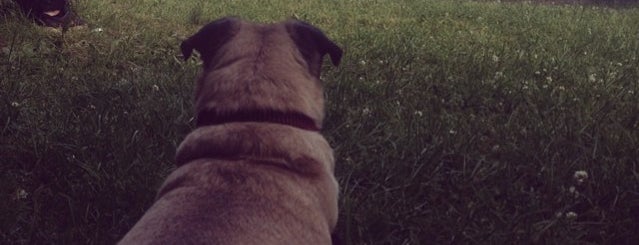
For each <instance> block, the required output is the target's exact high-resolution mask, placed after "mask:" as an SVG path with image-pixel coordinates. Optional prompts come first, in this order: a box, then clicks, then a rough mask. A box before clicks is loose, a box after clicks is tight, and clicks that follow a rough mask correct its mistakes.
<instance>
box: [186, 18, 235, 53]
mask: <svg viewBox="0 0 639 245" xmlns="http://www.w3.org/2000/svg"><path fill="white" fill-rule="evenodd" d="M237 21H238V19H237V18H234V17H224V18H221V19H217V20H215V21H213V22H211V23H209V24H207V25H206V26H204V27H202V28H201V29H200V30H199V31H198V32H197V33H195V34H194V35H193V36H191V37H189V38H188V39H186V40H184V41H183V42H182V44H181V45H180V49H181V50H182V56H183V57H184V60H188V59H189V57H191V54H192V53H193V49H195V50H197V51H198V52H199V53H200V55H201V58H202V60H203V61H204V62H205V63H207V62H208V61H209V59H210V58H211V57H212V56H213V55H214V54H215V52H216V51H217V50H218V49H219V48H220V47H221V46H222V45H223V44H224V43H225V42H226V41H227V40H228V39H229V38H230V37H231V36H232V27H233V24H234V23H236V22H237Z"/></svg>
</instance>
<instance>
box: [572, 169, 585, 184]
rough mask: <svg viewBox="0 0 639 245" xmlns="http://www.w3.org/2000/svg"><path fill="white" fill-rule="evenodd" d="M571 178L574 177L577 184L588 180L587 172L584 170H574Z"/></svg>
mask: <svg viewBox="0 0 639 245" xmlns="http://www.w3.org/2000/svg"><path fill="white" fill-rule="evenodd" d="M572 178H573V179H575V181H577V183H578V184H581V183H583V182H585V181H586V180H588V173H587V172H586V171H584V170H578V171H575V173H574V174H573V175H572Z"/></svg>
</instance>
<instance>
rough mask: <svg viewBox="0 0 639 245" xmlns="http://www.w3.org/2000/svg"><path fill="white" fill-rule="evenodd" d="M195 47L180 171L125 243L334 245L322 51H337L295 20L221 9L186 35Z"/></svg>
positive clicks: (335, 57) (334, 195)
mask: <svg viewBox="0 0 639 245" xmlns="http://www.w3.org/2000/svg"><path fill="white" fill-rule="evenodd" d="M180 47H181V51H182V54H183V55H184V58H185V59H188V58H189V57H190V56H191V55H192V52H193V50H195V51H197V52H199V53H200V57H201V59H202V72H201V74H200V75H199V77H198V78H197V82H196V86H195V93H194V94H195V96H194V97H195V103H194V104H195V112H196V117H195V119H196V120H195V121H196V128H195V129H194V130H193V131H192V132H190V133H189V134H188V135H187V136H186V138H185V139H184V141H182V143H181V144H180V145H179V147H178V149H177V153H176V162H177V166H178V168H177V169H176V170H175V171H174V172H172V173H171V174H170V175H169V176H168V177H167V179H166V180H165V182H164V183H163V185H162V186H161V188H160V190H159V191H158V195H157V198H156V201H155V203H154V204H153V205H152V206H151V207H150V208H149V210H147V212H146V213H145V214H144V215H143V216H142V218H141V219H140V220H139V221H138V222H137V223H136V224H135V225H134V227H133V228H132V229H131V230H130V231H129V232H128V233H127V234H126V235H125V236H124V238H123V239H122V240H121V241H120V244H331V232H332V230H333V229H334V227H335V225H336V223H337V217H338V208H337V200H338V184H337V181H336V179H335V177H334V168H335V160H334V157H333V150H332V149H331V147H330V146H329V144H328V142H327V141H326V139H325V138H324V137H323V136H322V135H321V134H320V130H321V127H322V122H323V120H324V94H323V89H322V82H321V81H320V70H321V65H322V61H323V57H324V56H325V55H327V54H328V55H329V56H330V58H331V60H332V63H333V64H334V65H335V66H338V65H339V63H340V60H341V58H342V53H343V51H342V49H340V48H339V47H338V46H337V45H336V44H335V43H334V42H333V41H331V40H330V39H328V38H327V37H326V36H325V35H324V33H323V32H322V31H321V30H319V29H318V28H316V27H314V26H312V25H310V24H308V23H305V22H302V21H299V20H292V19H291V20H286V21H282V22H279V23H274V24H257V23H251V22H248V21H244V20H241V19H239V18H236V17H225V18H221V19H218V20H215V21H213V22H211V23H210V24H208V25H206V26H204V27H202V28H201V29H200V30H199V31H198V32H197V33H196V34H194V35H193V36H191V37H190V38H188V39H186V40H185V41H184V42H183V43H182V44H181V46H180Z"/></svg>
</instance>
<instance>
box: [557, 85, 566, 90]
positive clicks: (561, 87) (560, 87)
mask: <svg viewBox="0 0 639 245" xmlns="http://www.w3.org/2000/svg"><path fill="white" fill-rule="evenodd" d="M557 88H558V89H559V90H561V91H564V90H566V87H564V86H559V87H557Z"/></svg>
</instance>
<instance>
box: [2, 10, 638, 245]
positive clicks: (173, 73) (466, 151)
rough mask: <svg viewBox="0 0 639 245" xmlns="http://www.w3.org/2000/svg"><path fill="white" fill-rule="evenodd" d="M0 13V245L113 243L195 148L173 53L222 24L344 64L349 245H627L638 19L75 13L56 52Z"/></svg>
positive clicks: (184, 66) (338, 87)
mask: <svg viewBox="0 0 639 245" xmlns="http://www.w3.org/2000/svg"><path fill="white" fill-rule="evenodd" d="M0 4H1V5H2V8H0V22H1V24H0V46H2V47H0V48H1V49H2V50H1V52H0V157H1V158H0V195H1V196H0V199H2V200H4V201H2V202H0V241H1V242H0V243H3V244H32V243H36V244H40V243H54V244H103V243H114V242H115V241H117V240H118V239H119V238H121V237H122V236H123V234H124V233H125V232H126V231H127V230H128V229H129V228H130V227H131V226H132V225H133V224H134V223H135V222H136V221H137V219H138V218H139V217H141V215H142V213H143V212H144V211H145V210H146V208H148V207H149V206H150V204H151V203H152V201H153V198H154V195H155V191H156V190H157V188H158V187H159V185H160V184H161V182H162V181H163V178H164V177H165V176H166V175H167V174H168V173H169V172H170V171H171V170H172V169H173V165H172V164H173V157H174V153H175V148H176V146H177V145H178V144H179V142H180V141H181V140H182V139H183V137H184V136H185V135H186V134H187V133H188V132H189V131H190V130H192V129H193V123H192V121H191V119H192V114H193V112H192V111H191V91H192V85H193V81H194V78H195V75H196V73H197V71H198V69H199V64H198V62H197V61H196V60H195V59H191V60H189V61H188V62H182V61H181V60H180V57H179V56H178V53H179V49H178V46H179V43H180V42H181V40H183V39H185V38H186V37H188V36H189V35H190V34H192V33H194V32H195V31H196V30H197V29H198V28H199V27H200V26H202V25H203V24H205V23H207V22H209V21H211V20H214V19H216V18H218V17H222V16H226V15H237V16H242V17H243V18H246V19H250V20H255V21H275V20H280V19H284V18H288V17H291V16H295V17H298V18H301V19H304V20H307V21H309V22H311V23H313V24H315V25H316V26H318V27H320V28H321V29H323V30H325V32H326V33H327V35H328V36H330V37H331V38H332V39H333V40H335V41H336V42H337V43H339V44H341V45H342V46H343V47H344V48H345V51H346V54H345V57H344V59H343V61H342V66H341V67H339V68H338V69H333V68H329V67H328V66H327V67H325V72H324V74H323V79H324V80H325V86H326V91H327V97H328V105H327V107H328V108H327V113H328V118H327V120H326V122H325V130H324V134H325V135H326V137H327V138H328V139H329V141H330V142H331V145H332V146H333V147H334V149H335V151H336V155H337V160H338V162H337V164H338V166H337V170H336V175H337V177H338V179H339V182H340V186H341V199H340V221H339V224H338V227H337V230H336V233H337V234H339V235H340V236H341V237H342V239H343V240H344V241H345V242H346V243H347V244H430V243H434V244H441V243H462V244H464V243H482V244H486V243H491V244H504V243H506V244H512V243H542V244H577V243H578V244H583V243H596V244H630V243H632V242H633V241H636V240H637V239H638V238H639V235H638V234H637V232H636V231H637V230H639V170H637V168H638V167H639V160H638V159H639V97H638V96H637V93H639V60H638V56H639V52H638V50H639V38H638V37H639V9H636V8H625V9H624V8H618V9H610V8H606V7H602V6H578V5H560V6H551V5H546V4H542V5H537V4H531V3H508V4H502V3H496V2H472V1H463V0H456V1H436V0H421V1H409V0H405V1H390V0H377V1H364V0H353V1H306V2H297V1H286V0H272V1H268V4H266V3H265V2H263V1H241V2H240V1H226V2H223V3H213V2H211V1H202V0H201V1H198V0H185V1H168V0H145V1H81V2H80V1H78V3H77V4H76V5H75V7H76V8H77V10H78V12H79V13H80V16H82V17H83V18H84V19H86V20H87V22H89V27H88V28H87V29H85V30H74V31H69V32H64V33H59V32H57V33H56V32H51V31H47V30H45V29H43V28H40V27H37V26H35V25H33V24H31V23H30V22H29V21H27V20H25V19H24V18H23V17H22V16H21V15H20V14H19V13H17V12H16V11H15V9H13V4H12V3H11V2H9V1H6V0H4V1H2V2H0ZM577 171H585V172H586V173H587V174H588V178H586V179H578V178H575V177H574V175H575V172H577Z"/></svg>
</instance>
